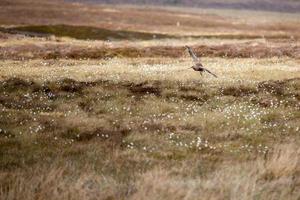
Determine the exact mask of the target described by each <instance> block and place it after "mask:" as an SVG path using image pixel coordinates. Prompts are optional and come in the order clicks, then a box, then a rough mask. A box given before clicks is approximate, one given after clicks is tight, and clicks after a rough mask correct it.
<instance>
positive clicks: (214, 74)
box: [205, 69, 218, 78]
mask: <svg viewBox="0 0 300 200" xmlns="http://www.w3.org/2000/svg"><path fill="white" fill-rule="evenodd" d="M205 71H207V72H208V73H210V74H211V75H213V76H214V77H215V78H218V76H217V75H215V74H214V73H212V72H211V71H209V70H208V69H205Z"/></svg>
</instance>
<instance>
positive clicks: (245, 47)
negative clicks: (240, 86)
mask: <svg viewBox="0 0 300 200" xmlns="http://www.w3.org/2000/svg"><path fill="white" fill-rule="evenodd" d="M193 48H194V49H195V52H196V53H197V54H198V55H199V56H206V57H229V58H270V57H274V56H277V57H282V56H288V57H291V58H299V55H300V48H299V46H297V45H295V46H291V45H288V44H282V45H276V46H274V47H270V46H268V45H267V44H258V45H254V46H253V45H251V43H241V44H230V45H229V44H228V45H211V46H210V45H207V46H206V45H201V46H194V47H193ZM83 49H84V50H83ZM183 55H185V48H184V47H168V46H154V47H141V48H135V47H117V48H107V47H105V46H103V47H101V48H99V47H95V48H87V49H86V48H85V47H84V46H70V45H64V44H62V45H59V44H48V45H39V46H37V45H12V46H6V47H2V49H1V51H0V58H1V59H36V58H43V59H58V58H71V59H88V58H91V59H104V58H112V57H125V58H126V57H127V58H136V57H171V58H178V57H181V56H183Z"/></svg>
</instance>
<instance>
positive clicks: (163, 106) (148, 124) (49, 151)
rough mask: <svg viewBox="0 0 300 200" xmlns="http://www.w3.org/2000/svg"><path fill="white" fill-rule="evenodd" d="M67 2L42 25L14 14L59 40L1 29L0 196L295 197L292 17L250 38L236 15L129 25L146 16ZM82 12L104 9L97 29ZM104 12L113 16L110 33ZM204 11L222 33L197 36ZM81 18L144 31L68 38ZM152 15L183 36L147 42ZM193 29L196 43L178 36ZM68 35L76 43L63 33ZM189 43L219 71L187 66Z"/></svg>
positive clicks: (299, 153) (299, 126)
mask: <svg viewBox="0 0 300 200" xmlns="http://www.w3.org/2000/svg"><path fill="white" fill-rule="evenodd" d="M30 1H31V0H26V1H24V2H23V1H17V0H16V1H15V2H14V1H12V2H8V1H7V2H6V3H2V4H1V3H0V8H1V7H5V8H6V7H7V10H9V9H13V10H15V9H18V8H19V6H22V7H25V8H24V12H22V13H21V15H25V14H26V12H27V11H28V10H27V7H28V4H29V3H30ZM31 3H32V6H33V8H32V13H33V15H34V16H40V15H39V14H43V15H46V16H47V15H48V14H49V13H48V12H45V13H43V12H41V11H40V9H41V8H43V6H41V5H45V4H46V5H47V9H49V12H50V11H51V12H53V13H55V12H56V11H57V10H56V9H57V8H56V7H57V6H56V7H55V5H57V2H56V3H55V1H53V2H52V3H50V2H48V3H47V2H44V1H40V2H34V3H33V2H31ZM63 4H64V5H65V6H66V7H64V8H61V9H63V10H64V9H66V10H69V11H68V12H66V14H65V15H66V16H65V17H62V18H61V19H56V18H55V19H54V18H49V19H48V21H47V23H44V22H42V20H41V21H39V26H32V25H37V23H36V21H34V20H37V19H36V18H35V19H34V20H33V19H32V18H31V17H28V18H24V19H22V20H21V21H22V23H24V24H23V25H26V26H24V30H25V29H26V31H28V27H29V28H30V31H31V30H32V28H36V27H38V28H41V29H42V30H43V31H44V30H45V29H46V30H47V31H46V32H47V33H48V32H49V30H50V29H51V27H52V28H53V27H54V29H55V30H54V32H55V33H54V34H55V35H56V36H55V37H46V38H44V37H40V38H35V37H33V38H32V37H27V36H26V35H25V36H24V35H22V34H21V35H20V34H10V33H2V35H0V41H1V43H0V57H1V59H2V60H1V61H0V199H1V200H2V199H3V200H4V199H5V200H13V199H24V200H27V199H83V200H85V199H103V200H104V199H106V200H107V199H172V200H173V199H199V198H203V199H295V200H296V199H299V197H300V193H299V190H298V186H299V182H300V168H299V166H300V165H299V162H300V149H299V145H300V142H299V141H300V140H299V139H300V138H299V136H300V135H299V132H300V78H299V77H300V71H299V41H298V36H297V34H298V33H296V32H297V30H298V28H297V27H296V26H294V25H295V24H297V23H298V22H297V20H296V21H295V19H294V18H293V19H291V18H289V17H287V18H285V20H286V21H287V23H286V24H285V25H284V26H278V27H277V28H276V30H281V33H277V32H276V31H275V28H274V27H273V26H272V24H271V25H269V26H268V27H264V30H266V29H270V32H268V33H266V38H267V39H266V38H265V39H258V38H256V37H254V38H253V37H252V36H253V34H252V32H251V31H250V29H249V25H247V24H238V23H236V24H231V22H237V21H238V19H237V18H234V13H231V15H230V16H231V17H228V16H227V15H226V14H224V15H223V13H220V14H218V15H217V14H215V13H213V11H211V12H212V13H211V14H209V13H205V14H200V16H198V15H197V14H195V13H192V12H187V10H185V9H182V10H172V9H168V10H165V11H164V10H161V9H155V8H151V9H149V11H147V12H150V14H151V15H149V16H153V19H146V18H143V17H140V18H137V21H136V22H132V21H131V20H130V17H132V16H135V17H136V16H143V15H141V12H142V11H145V10H143V9H142V8H128V7H122V6H120V7H118V6H117V7H113V6H107V7H106V6H104V5H103V6H94V7H91V6H88V5H80V4H69V3H63ZM12 6H14V7H12ZM74 8H77V10H78V9H79V10H80V9H83V10H85V11H86V13H85V14H83V15H82V16H81V17H79V18H78V21H77V22H78V23H71V21H70V20H71V19H73V18H72V17H71V16H73V14H74V12H73V10H74ZM114 9H115V10H114ZM118 9H121V10H122V11H123V12H122V14H120V13H119V14H116V12H118ZM130 9H131V10H130ZM7 10H6V11H5V12H7ZM66 10H65V11H66ZM116 10H117V11H116ZM162 11H163V12H162ZM175 11H176V12H175ZM51 12H50V13H51ZM77 12H78V11H77ZM80 12H83V11H82V10H81V11H80ZM224 12H225V11H224ZM47 13H48V14H47ZM72 13H73V14H72ZM83 13H84V12H83ZM95 13H98V14H95ZM103 13H106V14H107V13H108V14H107V15H106V14H103ZM162 13H163V14H162ZM11 15H13V14H10V15H8V16H7V18H4V17H3V13H2V14H1V13H0V23H2V24H3V25H5V24H6V25H7V24H13V23H12V22H13V20H14V19H12V18H11ZM119 15H120V16H119ZM181 15H184V16H185V17H182V16H181ZM265 15H266V16H269V15H268V14H267V13H266V14H265ZM294 15H296V14H294ZM90 16H96V17H99V16H102V17H103V21H104V22H103V24H101V23H98V22H97V23H98V24H97V23H96V22H92V21H89V23H88V20H91V18H90ZM232 16H233V17H232ZM238 16H239V17H240V13H239V14H238ZM282 16H284V15H282V14H277V15H276V14H275V13H274V14H273V15H272V16H269V17H270V18H268V17H266V20H267V22H270V21H272V20H275V21H276V19H278V18H280V19H281V18H283V17H282ZM106 17H107V18H106ZM241 17H242V18H243V19H245V20H246V19H247V20H249V19H248V18H245V16H243V15H241ZM109 18H111V19H112V20H115V21H116V22H120V23H119V25H120V24H121V25H120V30H116V29H115V28H116V27H113V26H112V25H110V23H109V21H105V20H108V19H109ZM185 18H188V20H183V19H185ZM202 18H205V19H207V20H208V21H207V22H205V23H209V24H210V27H213V28H216V27H218V29H217V30H216V31H215V32H211V33H207V32H208V29H205V30H204V31H203V32H202V30H201V31H199V30H200V29H201V28H199V27H196V26H195V25H196V24H200V25H199V26H200V27H201V26H204V25H205V24H202V23H204V21H205V20H203V19H202ZM83 19H86V24H88V25H87V26H88V27H98V28H97V30H103V29H105V30H107V29H109V30H113V32H109V33H108V35H111V34H115V33H117V34H119V33H121V32H122V37H121V38H122V39H123V38H131V36H132V35H131V33H132V32H140V31H142V32H145V34H146V35H147V38H140V40H138V41H137V40H132V41H124V40H121V41H101V40H95V41H90V40H88V41H86V40H82V39H85V38H89V37H94V36H95V35H93V33H92V34H91V33H90V29H89V30H83V32H79V33H78V32H77V31H78V30H79V29H81V28H82V26H81V24H82V23H81V22H82V21H81V20H83ZM96 19H98V18H96ZM27 20H28V21H29V22H32V23H29V22H28V21H27ZM122 20H123V21H122ZM156 20H161V21H160V23H161V25H160V26H161V27H159V28H161V30H160V32H161V34H162V35H169V34H170V32H172V31H174V33H172V34H170V35H177V36H180V37H174V38H171V39H170V38H163V39H162V38H155V39H153V38H152V39H151V40H147V41H146V40H145V39H148V36H151V35H152V34H153V32H151V31H149V30H148V31H147V29H154V28H157V26H158V24H157V22H156ZM178 20H179V21H180V20H183V21H181V23H180V24H179V25H178V26H177V25H176V27H173V26H174V24H176V22H177V21H178ZM21 21H20V23H21ZM83 21H84V20H83ZM210 21H211V23H210ZM53 22H57V23H53ZM183 22H185V24H184V23H183ZM239 22H240V21H239ZM277 22H278V21H277ZM277 22H276V23H277ZM276 23H275V24H276ZM49 24H67V26H59V25H54V26H53V25H49ZM78 24H80V25H78ZM124 24H127V25H126V26H127V28H126V29H125V28H124ZM230 24H231V25H230ZM14 25H19V24H14ZM69 25H70V26H69ZM117 25H118V24H117ZM225 25H229V26H230V28H234V29H235V30H239V33H238V34H236V33H235V32H230V33H228V35H234V36H235V38H226V37H223V36H221V35H218V33H219V32H220V31H224V32H226V31H228V30H227V28H225ZM87 26H86V27H87ZM147 26H148V28H146V27H147ZM253 26H255V27H260V26H262V24H261V22H259V21H258V22H256V23H255V24H254V25H253ZM141 27H143V28H141ZM191 27H193V28H194V27H195V32H194V33H193V35H196V37H194V38H193V37H186V35H185V36H182V32H181V31H182V29H184V30H185V31H187V32H191V29H190V28H191ZM295 27H296V28H295ZM7 28H8V27H5V29H7ZM56 28H57V29H56ZM62 28H63V29H65V28H70V29H69V30H67V29H66V30H62ZM102 28H103V29H102ZM206 28H207V27H206ZM70 30H72V31H71V32H69V31H70ZM123 30H124V31H123ZM128 30H130V31H132V32H128ZM164 30H168V31H169V32H168V31H164ZM176 30H177V31H176ZM51 31H53V30H50V32H51ZM64 31H66V32H67V33H68V34H69V33H71V34H75V35H77V34H78V35H77V36H76V37H75V36H74V35H73V36H71V37H74V38H79V39H81V40H77V39H74V38H65V37H60V36H66V34H65V32H64ZM73 31H74V32H73ZM261 31H262V30H258V31H257V33H256V35H259V34H261V33H262V32H261ZM157 32H158V31H157ZM51 33H52V32H51ZM95 33H96V35H97V37H98V33H99V32H97V31H96V32H95ZM68 34H67V35H68ZM81 34H83V35H84V37H82V38H80V37H81V36H82V35H81ZM89 34H91V35H89ZM123 34H125V35H123ZM127 34H128V35H127ZM205 34H207V35H208V37H204V38H205V39H204V38H200V39H199V38H197V37H198V36H201V35H202V36H203V35H205ZM215 35H218V37H214V36H215ZM237 35H241V38H236V36H237ZM249 35H252V36H249ZM278 35H280V37H277V36H278ZM291 35H295V36H296V37H294V38H290V36H291ZM68 36H70V35H68ZM100 36H101V35H100ZM100 36H99V37H100ZM143 36H144V35H143ZM281 36H282V37H281ZM101 37H102V36H101ZM135 37H136V36H134V38H135ZM138 37H139V36H138ZM105 38H106V36H105ZM93 39H98V38H93ZM221 42H224V43H223V44H220V43H221ZM186 43H188V44H189V45H193V47H194V49H195V51H196V53H197V54H198V55H200V56H202V58H201V62H202V63H203V64H204V65H205V66H206V67H208V68H209V69H211V70H212V71H214V72H215V73H216V74H218V78H217V79H216V78H214V77H211V76H209V75H207V76H205V75H204V76H200V74H198V73H197V72H194V71H192V70H188V69H187V67H188V66H191V65H192V61H191V59H190V58H189V57H187V56H188V54H187V52H184V47H183V46H184V44H186ZM291 43H293V44H291Z"/></svg>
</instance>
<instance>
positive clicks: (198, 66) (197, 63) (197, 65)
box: [185, 46, 218, 78]
mask: <svg viewBox="0 0 300 200" xmlns="http://www.w3.org/2000/svg"><path fill="white" fill-rule="evenodd" d="M185 47H186V48H187V50H188V51H189V54H190V56H191V57H192V58H193V61H194V63H195V65H193V66H192V67H190V68H192V69H193V70H195V71H198V72H200V74H201V75H202V73H203V72H208V73H210V74H211V75H213V76H214V77H216V78H218V77H217V75H215V74H214V73H212V72H211V71H209V70H208V69H206V68H205V67H203V65H202V64H201V62H200V59H199V58H198V57H197V56H196V55H195V53H194V52H193V50H192V48H191V47H189V46H185Z"/></svg>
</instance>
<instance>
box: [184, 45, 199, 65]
mask: <svg viewBox="0 0 300 200" xmlns="http://www.w3.org/2000/svg"><path fill="white" fill-rule="evenodd" d="M185 47H186V48H187V49H188V51H189V54H190V56H191V57H192V58H193V60H194V62H195V63H198V62H200V59H199V58H198V57H197V56H196V55H195V53H194V51H193V50H192V48H191V47H189V46H185Z"/></svg>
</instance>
